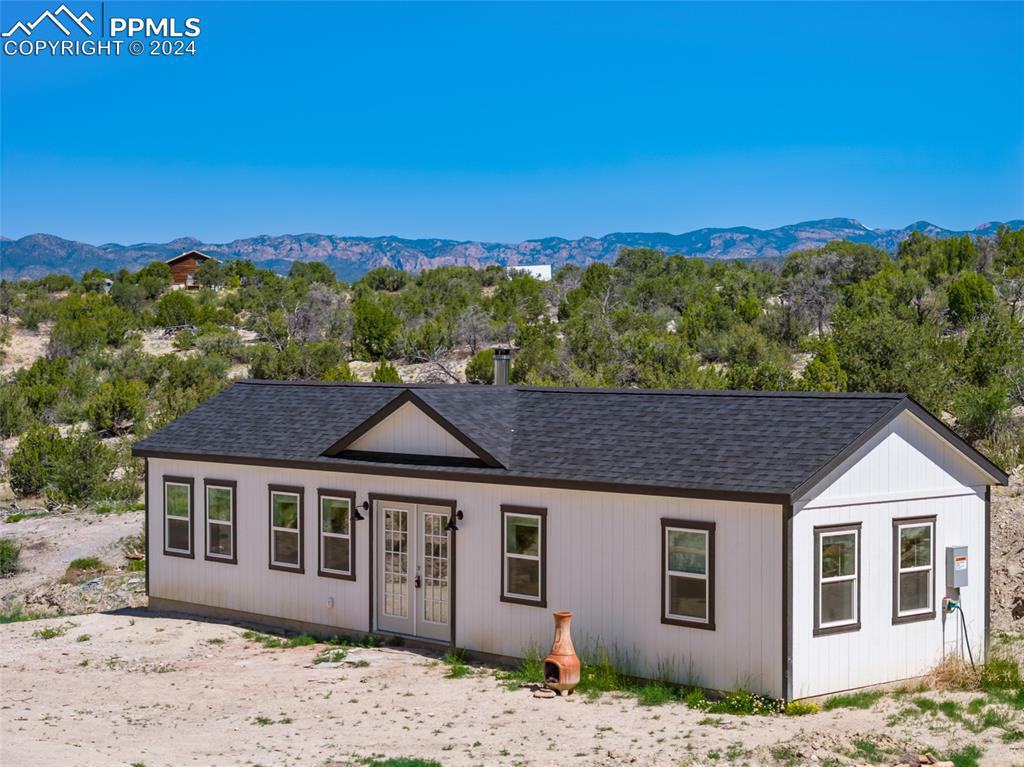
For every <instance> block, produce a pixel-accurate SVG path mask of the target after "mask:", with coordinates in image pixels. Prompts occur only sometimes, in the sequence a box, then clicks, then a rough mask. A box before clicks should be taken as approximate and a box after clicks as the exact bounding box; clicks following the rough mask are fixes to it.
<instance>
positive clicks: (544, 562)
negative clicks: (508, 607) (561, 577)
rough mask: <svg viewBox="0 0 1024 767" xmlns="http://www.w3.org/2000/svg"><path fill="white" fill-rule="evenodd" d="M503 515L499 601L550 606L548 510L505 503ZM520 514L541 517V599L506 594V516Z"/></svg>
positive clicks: (500, 541) (499, 541)
mask: <svg viewBox="0 0 1024 767" xmlns="http://www.w3.org/2000/svg"><path fill="white" fill-rule="evenodd" d="M499 513H500V514H501V532H500V534H499V535H498V546H499V548H498V565H499V567H500V568H501V576H500V578H501V580H500V583H501V591H499V592H498V600H499V601H501V602H506V603H508V604H512V605H525V606H527V607H547V606H548V510H547V509H546V508H543V507H540V506H517V505H515V504H511V503H503V504H501V505H500V507H499ZM506 514H518V515H521V516H524V517H540V547H539V548H538V551H540V599H530V598H528V597H515V596H507V595H506V594H505V530H506V527H505V515H506Z"/></svg>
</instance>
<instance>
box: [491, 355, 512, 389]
mask: <svg viewBox="0 0 1024 767" xmlns="http://www.w3.org/2000/svg"><path fill="white" fill-rule="evenodd" d="M511 367H512V350H511V349H507V348H501V349H495V350H494V385H495V386H508V376H509V369H510V368H511Z"/></svg>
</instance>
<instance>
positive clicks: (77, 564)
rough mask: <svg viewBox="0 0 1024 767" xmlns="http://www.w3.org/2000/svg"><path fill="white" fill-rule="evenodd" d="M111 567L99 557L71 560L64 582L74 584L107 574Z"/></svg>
mask: <svg viewBox="0 0 1024 767" xmlns="http://www.w3.org/2000/svg"><path fill="white" fill-rule="evenodd" d="M109 569H110V565H108V564H107V563H106V562H104V561H103V560H102V559H100V558H99V557H80V558H78V559H73V560H71V563H70V564H69V565H68V569H67V572H65V573H64V580H65V582H67V583H74V582H76V581H80V580H82V579H83V578H90V577H92V576H95V575H100V574H102V573H105V572H106V571H107V570H109Z"/></svg>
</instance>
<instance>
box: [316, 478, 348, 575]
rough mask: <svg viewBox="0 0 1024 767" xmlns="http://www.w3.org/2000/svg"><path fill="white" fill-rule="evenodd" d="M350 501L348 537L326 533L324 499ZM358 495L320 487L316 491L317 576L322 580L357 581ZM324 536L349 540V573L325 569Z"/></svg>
mask: <svg viewBox="0 0 1024 767" xmlns="http://www.w3.org/2000/svg"><path fill="white" fill-rule="evenodd" d="M325 498H331V499H335V500H346V501H348V535H347V536H344V535H341V534H340V533H325V532H324V517H323V514H324V506H323V503H324V499H325ZM355 508H356V494H355V493H354V492H351V491H349V490H332V489H330V488H325V487H320V488H317V491H316V551H317V561H316V574H317V575H319V576H320V577H321V578H338V579H339V580H343V581H354V580H355V579H356V520H355ZM324 536H328V537H331V538H346V537H347V538H348V568H349V569H348V572H347V573H346V572H342V571H341V570H328V569H326V568H325V567H324Z"/></svg>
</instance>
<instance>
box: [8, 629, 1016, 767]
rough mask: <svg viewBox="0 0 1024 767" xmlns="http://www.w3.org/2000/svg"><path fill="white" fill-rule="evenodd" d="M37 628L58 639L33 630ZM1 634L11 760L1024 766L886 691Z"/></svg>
mask: <svg viewBox="0 0 1024 767" xmlns="http://www.w3.org/2000/svg"><path fill="white" fill-rule="evenodd" d="M45 626H52V627H57V628H58V629H59V630H60V629H63V632H64V633H62V634H61V635H60V636H56V637H53V638H50V639H43V638H41V637H39V636H38V635H36V636H34V635H33V634H34V632H36V631H38V630H39V629H40V628H42V627H45ZM2 628H3V631H2V634H0V636H2V637H3V641H2V642H0V674H2V678H3V688H4V693H3V700H2V703H0V727H2V731H0V735H2V740H0V743H2V745H0V749H2V754H0V755H2V760H0V761H2V762H3V764H10V765H42V764H61V765H63V764H74V765H103V766H104V767H106V766H107V765H137V764H143V765H145V766H146V767H156V766H157V765H174V766H175V767H177V765H182V764H203V765H225V764H250V765H252V764H259V765H267V766H268V767H269V765H342V764H350V763H354V762H355V761H356V760H358V759H359V758H363V757H368V756H374V755H378V756H381V755H386V756H389V757H400V756H417V757H420V758H431V759H436V760H437V761H439V762H440V763H442V764H444V765H446V766H450V765H451V766H454V765H478V764H485V765H491V764H495V765H517V764H518V765H526V764H529V765H554V764H575V765H587V766H590V765H594V766H598V765H600V766H602V767H612V766H617V765H627V764H630V765H663V764H687V765H689V764H693V765H697V764H712V763H714V764H749V765H759V764H787V765H796V764H815V763H819V762H822V761H825V763H831V764H857V763H863V762H864V761H865V760H864V758H863V756H862V752H859V751H858V746H857V744H858V743H865V742H867V743H870V744H874V746H875V747H876V748H878V749H880V750H881V751H883V752H887V753H888V754H890V756H888V757H887V760H886V761H887V762H888V763H893V762H894V761H900V760H901V759H902V758H903V757H902V756H901V755H902V754H904V753H913V754H917V753H921V752H930V753H934V754H942V753H948V752H950V751H952V750H954V749H957V748H962V747H963V746H965V745H967V744H971V745H974V746H976V747H977V748H980V749H982V750H983V751H984V754H985V756H984V758H983V760H982V763H983V764H992V765H997V764H999V765H1003V764H1005V765H1009V764H1015V763H1016V764H1019V763H1021V762H1022V761H1024V746H1022V745H1021V744H1020V743H1017V744H1006V743H1003V742H1002V741H1001V740H1000V738H999V736H998V732H999V731H998V730H995V729H991V728H990V729H987V730H985V731H983V732H981V733H972V732H969V731H967V730H965V729H963V728H962V727H960V726H959V725H957V724H955V723H951V722H949V720H945V719H942V718H941V717H940V716H939V715H934V716H931V717H930V718H925V719H923V720H922V719H921V718H920V717H914V718H913V719H912V721H909V722H905V723H896V724H892V723H891V722H892V719H891V717H893V716H894V715H896V717H897V719H898V718H899V711H900V710H901V709H902V708H903V707H904V705H905V702H903V703H901V702H900V701H899V700H898V699H896V698H884V699H882V701H880V702H879V703H877V704H876V705H875V706H874V707H873V708H871V709H868V710H850V709H843V710H839V711H833V712H824V713H819V714H813V715H809V716H804V717H781V716H777V717H773V718H771V719H766V718H763V717H737V716H707V715H706V714H704V713H702V712H699V711H694V710H691V709H688V708H686V707H685V706H683V705H681V704H668V705H664V706H658V707H643V706H639V705H638V704H637V703H636V702H635V700H633V699H632V698H623V697H618V696H615V695H605V696H603V697H601V698H599V699H597V700H593V701H592V700H588V699H587V698H584V697H582V696H579V695H576V696H572V697H569V698H563V699H536V698H534V697H533V693H532V690H531V689H529V688H516V689H513V690H508V689H506V688H505V686H504V685H503V684H502V683H501V682H500V681H499V680H497V679H496V678H495V676H494V674H493V673H492V672H491V671H490V670H488V669H480V670H477V671H475V672H474V673H473V674H472V675H470V676H468V677H464V678H461V679H450V678H446V673H447V666H445V665H444V664H443V663H439V662H438V660H437V659H436V657H433V656H431V655H429V654H424V653H419V652H413V651H410V650H403V649H385V648H379V649H368V648H353V649H350V650H349V651H348V655H347V657H346V658H345V659H344V660H343V661H341V662H340V663H322V664H314V663H313V660H314V658H315V657H316V656H317V654H318V653H319V651H320V650H322V649H323V646H322V645H313V646H308V647H299V648H293V649H264V648H263V647H262V646H260V645H258V644H255V643H253V642H250V641H247V640H245V639H243V638H242V636H241V634H242V630H241V629H240V628H238V627H235V626H231V625H227V624H218V623H210V622H199V621H193V620H187V619H182V618H174V617H166V616H163V617H162V616H154V615H151V614H148V613H146V612H145V611H126V612H124V613H121V614H90V615H81V616H75V617H71V618H57V619H48V620H45V621H31V622H24V623H15V624H9V625H7V626H3V627H2ZM970 697H971V696H970V695H963V694H961V695H953V696H951V695H946V696H945V698H946V699H960V700H961V701H962V702H966V700H968V699H969V698H970ZM900 721H901V722H904V720H900ZM827 759H832V760H834V761H831V762H828V761H826V760H827Z"/></svg>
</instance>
